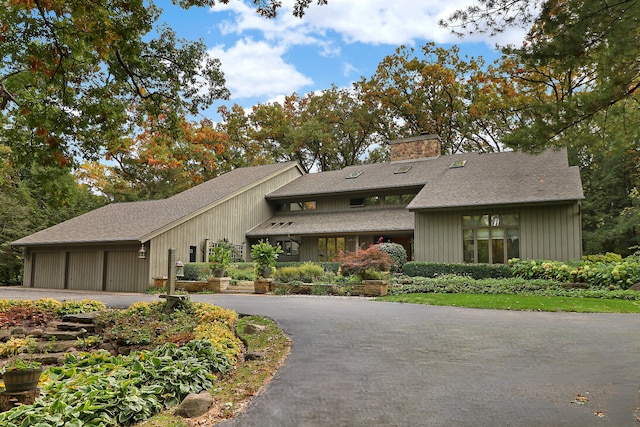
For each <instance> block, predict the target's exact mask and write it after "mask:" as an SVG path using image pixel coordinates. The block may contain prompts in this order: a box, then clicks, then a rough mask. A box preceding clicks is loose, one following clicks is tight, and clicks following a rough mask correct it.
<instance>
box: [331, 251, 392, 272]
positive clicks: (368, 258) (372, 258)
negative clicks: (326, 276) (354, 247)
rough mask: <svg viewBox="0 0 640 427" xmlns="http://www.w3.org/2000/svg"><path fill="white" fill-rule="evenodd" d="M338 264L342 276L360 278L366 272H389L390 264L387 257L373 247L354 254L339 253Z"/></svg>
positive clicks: (389, 259)
mask: <svg viewBox="0 0 640 427" xmlns="http://www.w3.org/2000/svg"><path fill="white" fill-rule="evenodd" d="M338 262H339V263H340V271H341V273H342V275H343V276H358V277H361V278H364V277H365V276H366V275H367V271H389V269H390V268H391V264H392V262H391V258H390V257H389V255H388V254H386V253H385V252H382V251H381V250H380V248H378V247H376V246H374V245H371V246H369V247H368V248H367V249H360V250H359V251H356V252H348V253H345V252H341V253H340V256H339V257H338Z"/></svg>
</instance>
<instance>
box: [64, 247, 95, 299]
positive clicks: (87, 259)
mask: <svg viewBox="0 0 640 427" xmlns="http://www.w3.org/2000/svg"><path fill="white" fill-rule="evenodd" d="M67 253H68V257H67V259H68V260H69V264H68V265H67V283H66V286H65V288H67V289H76V290H79V289H87V290H91V291H101V290H102V251H97V250H96V251H86V252H67Z"/></svg>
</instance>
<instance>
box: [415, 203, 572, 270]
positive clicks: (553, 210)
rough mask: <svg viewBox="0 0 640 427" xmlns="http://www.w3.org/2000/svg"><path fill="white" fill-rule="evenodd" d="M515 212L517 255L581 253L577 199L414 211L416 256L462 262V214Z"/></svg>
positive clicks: (560, 257)
mask: <svg viewBox="0 0 640 427" xmlns="http://www.w3.org/2000/svg"><path fill="white" fill-rule="evenodd" d="M488 213H491V214H501V213H517V214H518V215H519V218H520V258H522V259H551V260H558V261H569V260H572V259H580V257H581V256H582V235H581V228H580V227H581V220H580V208H579V206H578V204H577V203H571V204H562V205H552V206H545V207H520V208H501V209H492V208H488V209H482V210H459V211H446V212H445V211H442V212H416V216H415V218H416V220H415V242H414V245H415V260H416V261H424V262H443V263H461V262H463V254H462V222H461V218H462V215H481V214H488Z"/></svg>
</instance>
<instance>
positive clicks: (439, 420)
mask: <svg viewBox="0 0 640 427" xmlns="http://www.w3.org/2000/svg"><path fill="white" fill-rule="evenodd" d="M44 296H52V297H54V298H58V299H80V298H95V299H99V300H102V301H104V302H105V303H106V304H108V305H110V306H128V305H129V304H130V303H131V302H134V301H140V300H147V301H154V300H157V297H156V296H152V295H141V294H101V293H99V294H91V293H85V292H57V291H56V292H50V291H42V290H32V289H22V288H0V298H30V299H31V298H40V297H44ZM192 298H193V299H194V300H197V301H206V302H211V303H213V304H216V305H220V306H222V307H226V308H231V309H234V310H237V311H238V312H240V313H249V314H260V315H265V316H269V317H271V318H273V319H275V320H276V321H277V322H278V323H279V324H280V326H281V327H282V328H283V329H284V331H285V332H286V333H287V334H288V335H289V336H290V337H291V338H292V340H293V348H292V351H291V354H290V356H289V358H288V359H287V360H286V362H285V364H284V365H283V366H282V368H281V369H280V370H279V371H278V373H277V374H276V376H275V378H274V380H273V381H272V382H271V384H270V385H269V386H268V387H267V388H266V390H265V391H264V392H263V393H262V394H260V395H259V396H258V397H257V398H256V399H255V400H254V401H253V402H252V404H251V405H250V406H249V408H248V409H247V410H246V411H245V412H244V413H243V414H242V415H240V416H239V417H237V418H236V419H234V420H231V421H228V422H225V423H223V424H222V425H224V426H243V427H244V426H264V427H268V426H292V427H293V426H296V427H297V426H603V425H606V426H638V425H640V424H638V422H637V421H636V416H640V399H639V395H638V391H639V388H638V387H639V385H640V375H639V373H640V372H639V369H638V361H639V354H640V351H639V350H640V315H629V314H576V313H538V312H511V311H494V310H475V309H462V308H453V307H431V306H419V305H410V304H397V303H381V302H375V301H371V300H367V299H359V298H335V297H302V296H297V297H280V296H258V295H242V296H240V295H194V296H193V297H192ZM577 395H582V396H584V397H586V398H587V399H588V401H587V402H586V403H585V404H579V403H577V402H574V401H575V398H576V396H577Z"/></svg>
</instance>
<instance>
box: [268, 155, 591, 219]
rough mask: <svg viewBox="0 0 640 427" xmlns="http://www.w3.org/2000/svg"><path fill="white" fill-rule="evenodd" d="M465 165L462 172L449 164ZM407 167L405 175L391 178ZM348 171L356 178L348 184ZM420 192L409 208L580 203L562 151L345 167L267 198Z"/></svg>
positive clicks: (573, 170) (575, 173)
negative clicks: (409, 189)
mask: <svg viewBox="0 0 640 427" xmlns="http://www.w3.org/2000/svg"><path fill="white" fill-rule="evenodd" d="M461 161H466V162H465V165H464V166H463V167H461V168H450V166H451V165H452V164H453V163H454V162H461ZM400 167H410V169H409V171H408V172H406V173H396V172H397V171H398V169H399V168H400ZM353 172H362V173H361V174H360V175H359V176H358V177H357V178H353V179H347V178H346V177H347V176H349V175H350V174H351V173H353ZM407 187H417V188H422V189H421V191H420V193H419V194H418V195H417V196H416V198H415V199H414V200H413V201H412V202H411V204H410V205H409V208H410V209H435V208H453V207H464V206H481V205H491V204H493V205H495V204H513V203H537V202H554V201H568V200H580V199H583V198H584V196H583V193H582V184H581V182H580V173H579V170H578V168H577V167H569V166H568V161H567V153H566V150H557V151H556V150H548V151H545V152H543V153H542V154H539V155H532V154H525V153H521V152H502V153H484V154H479V153H464V154H455V155H448V156H440V157H436V158H428V159H420V160H407V161H401V162H385V163H373V164H367V165H359V166H350V167H348V168H345V169H342V170H339V171H330V172H320V173H312V174H308V175H304V176H302V177H300V178H298V179H296V180H294V181H292V182H290V183H288V184H287V185H284V186H283V187H280V188H279V189H277V190H275V191H274V192H272V193H270V194H269V195H268V196H267V198H269V199H272V200H277V199H288V198H300V197H309V196H322V195H336V194H341V193H349V192H363V193H364V192H375V191H381V190H392V189H398V188H407Z"/></svg>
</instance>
